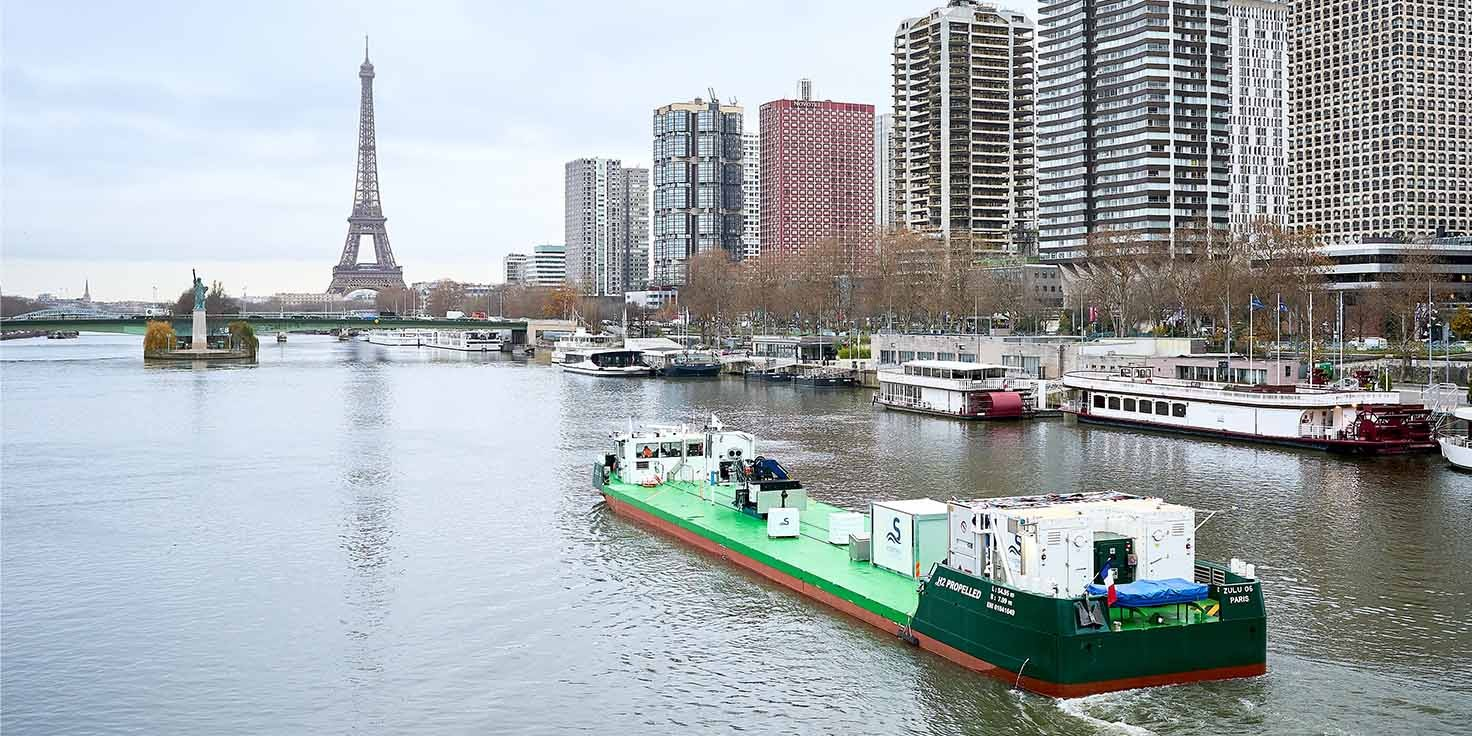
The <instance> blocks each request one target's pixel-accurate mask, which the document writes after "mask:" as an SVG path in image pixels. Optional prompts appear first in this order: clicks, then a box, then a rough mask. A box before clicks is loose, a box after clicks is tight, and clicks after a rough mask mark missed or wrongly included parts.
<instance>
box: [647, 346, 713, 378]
mask: <svg viewBox="0 0 1472 736" xmlns="http://www.w3.org/2000/svg"><path fill="white" fill-rule="evenodd" d="M658 372H659V374H660V375H661V376H665V377H668V378H709V377H711V376H719V375H720V374H721V361H720V359H719V358H717V357H716V355H715V353H711V352H708V351H703V350H690V351H685V352H680V353H674V354H672V355H666V356H665V358H664V364H663V365H662V366H661V367H660V368H659V371H658Z"/></svg>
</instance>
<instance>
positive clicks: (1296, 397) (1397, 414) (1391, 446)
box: [1063, 368, 1437, 454]
mask: <svg viewBox="0 0 1472 736" xmlns="http://www.w3.org/2000/svg"><path fill="white" fill-rule="evenodd" d="M1063 385H1064V386H1065V387H1067V388H1068V389H1069V402H1068V406H1067V408H1066V409H1065V411H1067V412H1068V413H1071V414H1074V415H1076V416H1077V417H1078V419H1079V421H1084V422H1091V423H1098V424H1119V425H1125V426H1130V427H1138V428H1141V429H1151V430H1158V431H1165V432H1180V433H1185V434H1198V435H1209V436H1214V437H1223V438H1229V439H1241V440H1252V441H1256V442H1269V443H1274V444H1283V445H1297V446H1301V447H1312V448H1316V449H1321V450H1331V451H1335V452H1349V453H1365V454H1388V453H1408V452H1432V451H1435V450H1436V447H1437V444H1436V441H1435V440H1434V439H1433V438H1432V436H1431V412H1430V410H1429V409H1427V408H1426V407H1424V406H1421V405H1419V404H1404V403H1401V400H1400V395H1399V394H1398V393H1396V392H1394V391H1367V390H1363V389H1360V388H1350V387H1320V386H1297V385H1283V386H1271V385H1256V386H1240V385H1235V384H1222V383H1210V382H1206V381H1184V380H1179V379H1173V378H1161V377H1158V376H1154V375H1151V374H1150V372H1149V369H1135V368H1125V369H1122V370H1121V371H1120V372H1117V373H1114V372H1108V371H1075V372H1072V373H1068V374H1065V375H1064V377H1063Z"/></svg>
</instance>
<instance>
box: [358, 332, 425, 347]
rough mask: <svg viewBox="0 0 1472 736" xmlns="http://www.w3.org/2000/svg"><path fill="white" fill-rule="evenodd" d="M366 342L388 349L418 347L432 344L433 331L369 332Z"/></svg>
mask: <svg viewBox="0 0 1472 736" xmlns="http://www.w3.org/2000/svg"><path fill="white" fill-rule="evenodd" d="M368 342H370V343H373V344H374V345H387V346H389V347H411V348H413V347H419V346H421V345H428V344H430V343H432V342H434V330H370V331H369V332H368Z"/></svg>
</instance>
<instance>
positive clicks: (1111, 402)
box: [1109, 396, 1119, 409]
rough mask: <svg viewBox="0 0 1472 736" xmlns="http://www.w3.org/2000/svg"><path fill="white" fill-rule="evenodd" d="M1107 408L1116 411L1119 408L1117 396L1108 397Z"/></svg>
mask: <svg viewBox="0 0 1472 736" xmlns="http://www.w3.org/2000/svg"><path fill="white" fill-rule="evenodd" d="M1109 408H1110V409H1118V408H1119V397H1118V396H1110V397H1109Z"/></svg>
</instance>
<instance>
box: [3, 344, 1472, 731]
mask: <svg viewBox="0 0 1472 736" xmlns="http://www.w3.org/2000/svg"><path fill="white" fill-rule="evenodd" d="M140 352H141V351H140V344H139V339H138V338H133V337H124V336H101V335H85V336H83V337H82V338H81V339H80V340H68V341H49V342H48V341H46V340H22V341H9V342H5V343H3V344H0V414H3V417H0V426H3V441H0V491H3V493H0V521H3V526H0V543H3V550H0V552H3V559H0V584H3V588H0V657H3V660H0V665H3V666H0V731H3V732H4V733H5V734H7V736H9V735H10V734H60V733H78V734H81V733H86V734H108V733H149V734H200V733H210V734H257V733H289V734H337V733H372V734H378V733H435V734H439V733H455V734H459V733H572V732H595V733H618V734H622V733H687V732H721V733H728V732H735V731H742V732H747V733H853V734H869V733H885V734H892V733H915V734H950V733H976V734H984V733H985V734H990V733H1017V734H1028V733H1049V734H1054V733H1056V734H1078V733H1130V734H1135V733H1141V734H1143V733H1160V734H1210V735H1212V736H1218V735H1219V734H1227V733H1233V734H1236V733H1253V734H1256V733H1282V734H1297V733H1334V734H1339V733H1365V734H1370V733H1467V732H1468V731H1469V729H1472V542H1469V534H1472V475H1463V474H1459V473H1457V472H1455V471H1452V470H1450V469H1448V468H1446V467H1444V465H1443V464H1442V462H1441V460H1440V458H1439V457H1436V456H1426V457H1415V458H1382V459H1369V460H1355V459H1344V458H1338V457H1334V456H1329V455H1324V454H1319V453H1314V452H1307V451H1297V450H1291V449H1278V448H1270V447H1258V446H1252V445H1242V444H1227V443H1216V442H1209V441H1200V440H1194V439H1178V438H1174V437H1166V436H1160V435H1150V434H1139V433H1135V432H1132V431H1125V430H1118V429H1107V428H1105V429H1096V428H1086V427H1077V426H1069V425H1065V424H1064V423H1063V422H1061V421H1057V420H1048V421H1037V422H1032V423H1026V424H990V425H988V424H979V425H968V424H960V423H954V422H950V421H947V420H942V419H935V418H927V417H921V416H914V415H907V414H898V413H887V412H880V411H876V410H874V409H872V408H871V407H870V405H869V402H868V393H867V392H860V391H842V390H839V391H835V390H826V391H823V390H819V391H815V390H812V389H800V388H797V387H793V386H782V385H766V384H762V385H744V384H743V382H742V381H740V380H732V379H723V380H716V381H702V382H674V381H659V380H622V381H615V380H607V379H604V380H600V379H595V378H590V377H586V376H575V375H566V374H563V373H561V372H560V371H558V370H557V369H555V368H552V367H549V366H545V365H538V364H535V363H528V362H526V361H523V360H517V359H512V358H510V357H509V356H500V355H495V356H471V355H463V354H457V353H448V352H443V351H430V350H426V349H414V348H383V347H377V346H372V345H368V344H366V343H359V342H354V343H338V342H335V341H332V340H331V339H329V338H323V337H308V336H295V335H294V336H292V337H291V341H290V342H289V343H287V344H285V345H278V344H276V343H268V344H266V345H265V346H264V348H263V354H262V356H261V360H260V364H259V365H258V366H255V367H244V368H210V369H190V368H181V367H163V368H155V367H145V366H144V365H143V364H142V361H141V359H140V358H139V355H140ZM711 412H714V413H716V414H717V415H719V416H720V417H721V419H722V420H723V421H724V422H725V423H726V424H727V425H728V426H733V427H740V428H745V429H749V430H751V431H753V432H754V433H756V434H757V436H758V439H759V441H761V442H762V445H763V452H764V453H765V454H767V455H770V456H774V457H777V458H780V459H781V460H782V462H783V463H784V464H785V465H787V466H788V467H789V468H790V469H792V470H793V471H794V472H795V473H796V474H797V475H798V477H800V478H801V479H802V480H803V481H804V483H805V485H807V486H808V487H809V488H810V489H811V491H810V492H811V493H812V494H813V495H814V496H816V497H818V498H822V499H824V500H827V501H831V502H835V503H838V504H840V505H851V506H854V507H859V506H862V505H863V504H865V503H867V501H869V500H870V499H873V498H876V497H886V498H903V497H918V496H934V497H938V498H949V497H953V496H969V497H979V496H987V495H1010V494H1019V493H1034V492H1041V491H1075V490H1104V489H1114V490H1123V491H1131V492H1138V493H1149V494H1158V495H1162V496H1164V497H1166V498H1167V499H1169V500H1172V501H1177V502H1181V503H1185V504H1189V505H1192V506H1196V507H1198V508H1201V509H1215V510H1221V511H1222V512H1223V513H1221V514H1219V515H1217V516H1216V517H1215V518H1213V519H1211V520H1210V521H1208V522H1207V523H1206V524H1205V525H1204V526H1202V527H1201V530H1200V531H1199V533H1198V534H1199V540H1200V541H1199V542H1198V546H1199V548H1200V550H1201V552H1202V554H1203V555H1204V556H1207V557H1212V558H1216V559H1223V560H1225V559H1226V558H1228V557H1232V556H1237V557H1242V558H1245V559H1247V560H1249V561H1252V562H1255V563H1256V564H1257V570H1258V574H1259V576H1260V577H1262V578H1263V580H1264V581H1265V584H1264V589H1265V591H1266V596H1267V601H1268V609H1269V640H1268V647H1269V662H1268V666H1269V674H1268V675H1267V676H1265V677H1261V678H1255V679H1251V680H1237V681H1228V682H1216V683H1204V684H1195V685H1187V686H1180V687H1171V688H1155V689H1150V690H1142V691H1133V692H1125V693H1113V694H1106V695H1098V696H1092V697H1088V698H1080V699H1075V700H1064V701H1056V700H1052V699H1048V698H1044V697H1039V696H1035V695H1030V694H1023V693H1018V692H1015V691H1012V690H1010V689H1009V688H1008V687H1007V686H1006V685H1005V684H1004V683H1000V682H996V681H993V680H990V679H986V678H982V677H979V676H976V675H973V674H972V673H970V672H968V671H966V670H964V669H962V668H960V667H958V666H956V665H953V664H951V663H950V662H948V661H946V660H943V659H941V658H939V657H936V656H934V655H932V654H929V653H926V652H921V651H918V650H916V649H913V648H911V647H909V646H906V645H905V644H903V643H902V642H900V641H898V640H897V639H895V638H893V637H890V636H886V635H884V634H883V633H880V632H878V631H876V630H872V629H870V628H868V627H866V626H863V625H860V624H858V623H856V622H854V621H852V620H850V619H848V618H846V617H844V616H843V615H842V614H838V613H836V612H833V611H831V610H829V609H827V608H825V607H823V606H821V605H819V604H816V603H813V602H810V601H808V600H807V599H805V598H802V597H799V596H797V595H795V594H793V593H790V592H788V591H786V590H785V589H783V588H780V587H778V586H775V585H772V584H769V583H767V582H765V581H763V580H762V579H760V578H757V577H754V576H753V575H751V574H748V573H745V572H744V571H741V570H739V569H737V568H734V567H732V566H729V565H726V564H723V563H720V562H719V561H716V560H714V559H712V558H709V557H706V556H703V555H701V554H698V553H695V552H692V551H689V550H687V549H686V548H683V547H681V546H680V545H678V544H676V543H673V542H671V541H670V540H668V539H665V538H662V537H659V536H653V535H652V533H651V532H648V531H646V530H645V529H644V528H642V527H638V526H635V525H632V524H630V523H629V522H627V521H625V520H624V519H622V518H619V517H615V516H613V515H611V514H610V513H609V512H608V511H607V510H606V509H604V508H603V507H602V505H601V504H600V502H599V496H598V494H597V493H596V492H595V491H594V490H593V489H592V488H591V487H590V485H589V471H588V466H589V463H590V462H591V461H592V460H593V459H594V458H595V457H596V456H597V454H598V453H601V452H602V451H604V449H605V446H606V437H607V435H608V433H609V432H610V431H612V430H615V429H618V428H622V427H624V426H626V425H627V423H628V420H629V418H630V417H633V418H634V420H635V421H636V422H682V421H683V422H691V423H698V422H701V421H703V420H704V418H705V417H706V416H707V415H708V414H709V413H711ZM1199 518H1200V517H1198V519H1199Z"/></svg>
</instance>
